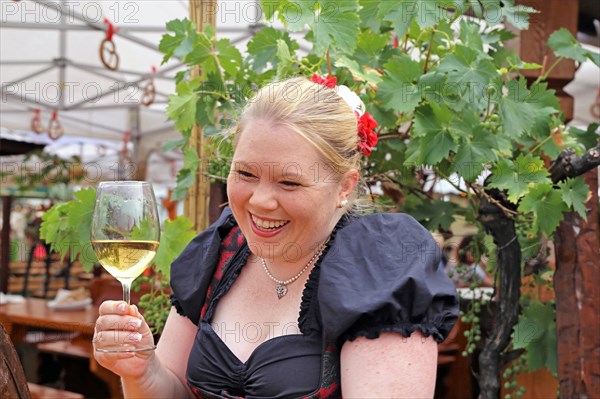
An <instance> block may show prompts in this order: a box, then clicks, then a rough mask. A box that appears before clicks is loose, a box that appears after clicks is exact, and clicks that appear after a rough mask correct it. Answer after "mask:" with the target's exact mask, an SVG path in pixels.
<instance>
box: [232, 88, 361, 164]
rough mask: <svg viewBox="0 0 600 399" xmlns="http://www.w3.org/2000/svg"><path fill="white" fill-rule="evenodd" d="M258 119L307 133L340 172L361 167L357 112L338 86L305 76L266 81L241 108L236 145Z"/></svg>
mask: <svg viewBox="0 0 600 399" xmlns="http://www.w3.org/2000/svg"><path fill="white" fill-rule="evenodd" d="M256 119H263V120H266V121H269V122H271V123H272V124H273V125H275V126H285V127H287V128H288V129H291V130H292V131H294V132H296V133H298V134H299V135H301V136H302V137H304V138H305V139H306V140H307V141H308V142H309V143H311V144H312V145H314V146H315V148H317V150H318V151H319V152H320V153H321V155H322V156H323V161H324V162H325V163H326V164H327V166H329V167H330V168H332V170H334V171H336V172H337V173H338V174H340V175H341V174H344V173H346V172H347V171H349V170H350V169H352V168H354V169H357V170H359V171H360V165H361V153H360V151H359V150H358V134H357V132H358V122H357V119H356V115H355V114H354V112H353V111H352V110H351V109H350V107H349V106H348V104H346V102H345V101H344V100H343V99H342V98H341V97H340V96H338V94H337V93H336V90H334V89H329V88H327V87H325V86H322V85H319V84H317V83H313V82H311V81H309V80H308V79H306V78H302V77H297V78H291V79H288V80H285V81H281V82H275V83H270V84H268V85H266V86H265V87H263V88H262V89H260V90H259V91H258V92H257V93H256V96H255V97H254V98H252V99H250V100H249V101H248V104H247V105H246V107H245V108H244V110H243V111H242V114H241V117H240V119H239V121H238V124H237V126H236V127H235V133H234V134H235V138H234V146H235V144H236V143H237V141H238V140H239V137H240V134H241V132H243V131H244V128H245V127H246V126H247V124H248V123H249V122H250V121H252V120H256Z"/></svg>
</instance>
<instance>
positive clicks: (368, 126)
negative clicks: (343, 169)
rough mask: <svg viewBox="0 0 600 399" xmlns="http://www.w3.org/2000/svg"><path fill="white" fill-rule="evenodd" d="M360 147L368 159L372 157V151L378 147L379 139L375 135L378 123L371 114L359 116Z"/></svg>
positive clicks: (366, 113)
mask: <svg viewBox="0 0 600 399" xmlns="http://www.w3.org/2000/svg"><path fill="white" fill-rule="evenodd" d="M356 116H357V117H358V145H359V147H360V152H362V153H363V154H364V155H366V156H367V157H368V156H369V155H371V149H372V148H373V147H375V146H376V145H377V142H378V141H379V138H378V137H377V133H375V130H374V129H375V128H376V127H377V121H376V120H375V119H373V117H372V116H371V114H370V113H368V112H365V113H364V114H362V116H358V113H356Z"/></svg>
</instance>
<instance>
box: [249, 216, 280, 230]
mask: <svg viewBox="0 0 600 399" xmlns="http://www.w3.org/2000/svg"><path fill="white" fill-rule="evenodd" d="M250 216H251V217H252V222H253V223H254V226H256V228H257V229H258V230H260V231H264V232H271V231H276V230H278V229H280V228H282V227H283V226H285V225H286V224H288V223H289V222H290V221H289V220H266V219H261V218H259V217H257V216H254V215H253V214H250Z"/></svg>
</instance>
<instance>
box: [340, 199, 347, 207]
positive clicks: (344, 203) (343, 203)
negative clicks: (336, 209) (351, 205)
mask: <svg viewBox="0 0 600 399" xmlns="http://www.w3.org/2000/svg"><path fill="white" fill-rule="evenodd" d="M346 205H348V200H347V199H343V200H341V201H340V208H343V207H345V206H346Z"/></svg>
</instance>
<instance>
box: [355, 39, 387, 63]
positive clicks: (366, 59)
mask: <svg viewBox="0 0 600 399" xmlns="http://www.w3.org/2000/svg"><path fill="white" fill-rule="evenodd" d="M389 41H390V35H389V34H378V33H374V32H369V31H365V32H361V33H360V34H359V35H358V42H357V43H356V51H354V54H352V59H353V60H354V61H356V62H357V63H358V64H359V65H360V66H362V67H363V68H364V67H370V68H379V67H381V61H382V59H383V57H382V56H383V52H384V50H385V48H386V46H387V45H388V43H389Z"/></svg>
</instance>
